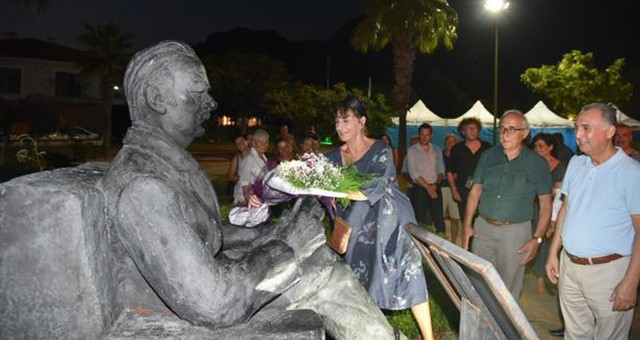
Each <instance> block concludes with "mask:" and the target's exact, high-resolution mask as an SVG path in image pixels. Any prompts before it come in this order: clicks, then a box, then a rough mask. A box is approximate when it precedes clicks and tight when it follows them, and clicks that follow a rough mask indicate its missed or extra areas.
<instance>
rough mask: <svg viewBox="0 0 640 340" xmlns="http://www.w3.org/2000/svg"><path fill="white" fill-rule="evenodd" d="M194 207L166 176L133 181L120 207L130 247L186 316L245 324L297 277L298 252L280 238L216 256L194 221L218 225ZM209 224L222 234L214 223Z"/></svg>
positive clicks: (119, 224) (119, 222)
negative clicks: (234, 256)
mask: <svg viewBox="0 0 640 340" xmlns="http://www.w3.org/2000/svg"><path fill="white" fill-rule="evenodd" d="M189 204H193V203H192V201H190V200H188V198H186V197H181V195H180V194H179V193H177V192H175V191H174V190H172V189H171V188H169V187H167V186H166V185H164V183H162V181H160V180H158V179H153V178H146V179H139V180H134V181H132V182H130V184H129V185H128V186H127V187H126V188H125V189H124V190H123V191H122V194H121V195H120V197H119V200H118V202H117V204H116V208H117V211H115V219H116V221H115V222H116V223H115V225H116V229H117V232H118V236H119V238H120V240H121V241H122V243H123V244H124V246H125V248H126V249H127V252H128V253H129V255H130V256H131V257H132V259H133V261H134V262H135V264H136V266H137V267H138V269H139V270H140V272H141V273H142V275H143V276H144V277H145V279H146V280H147V281H148V282H149V284H150V285H151V286H152V287H153V289H154V291H155V292H156V293H157V294H158V295H159V296H160V297H161V298H162V300H163V301H164V302H165V303H166V304H167V305H168V306H169V307H170V308H171V309H172V310H173V311H174V312H175V313H176V314H178V315H179V316H180V317H181V318H183V319H186V320H188V321H190V322H192V323H194V324H198V325H205V326H210V327H214V328H217V327H225V326H230V325H233V324H237V323H241V322H244V321H246V320H248V319H249V318H250V317H251V315H253V314H254V313H255V311H257V310H258V309H259V308H260V307H261V306H263V305H264V304H265V303H267V302H268V301H270V300H271V299H273V298H274V297H276V296H277V295H278V294H279V293H281V292H282V291H283V290H284V289H286V288H288V287H289V286H290V285H291V284H293V283H294V282H295V281H296V280H297V278H298V276H297V275H298V273H297V270H298V268H297V262H295V257H294V254H293V251H292V250H291V249H290V248H289V247H287V246H286V245H285V244H284V243H282V242H279V241H273V242H270V243H267V244H264V245H262V246H261V247H258V248H256V249H254V250H253V251H252V252H250V253H248V254H246V255H244V256H243V257H242V258H238V259H233V260H232V259H229V258H226V257H225V256H224V255H222V254H219V255H216V254H214V252H215V251H217V250H214V249H213V247H211V244H208V243H206V242H205V241H204V240H203V239H202V235H199V234H200V233H201V231H199V232H198V233H196V232H195V231H194V230H196V229H197V226H196V225H194V224H199V225H200V226H201V224H203V223H213V222H212V221H211V220H210V219H205V220H203V221H199V220H197V218H196V217H195V216H196V215H197V214H195V213H194V211H188V210H189V209H197V207H192V206H189ZM207 228H208V229H209V230H208V231H209V232H210V233H215V232H217V231H216V230H211V229H213V228H214V226H213V225H212V224H210V225H208V226H207ZM201 229H202V228H200V229H198V230H201ZM218 235H219V234H218ZM216 236H217V235H216ZM208 242H211V241H208ZM214 256H215V257H214Z"/></svg>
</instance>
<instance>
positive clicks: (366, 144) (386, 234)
mask: <svg viewBox="0 0 640 340" xmlns="http://www.w3.org/2000/svg"><path fill="white" fill-rule="evenodd" d="M334 119H335V127H336V131H337V132H338V135H339V138H340V140H341V141H342V142H343V144H342V146H340V147H338V148H335V149H333V150H331V151H329V152H328V153H327V154H326V156H327V158H329V159H330V160H331V161H332V162H334V163H335V164H343V165H344V164H352V165H353V166H355V167H356V168H357V169H358V171H360V172H362V173H366V174H371V175H373V176H374V177H375V179H374V180H373V182H372V183H369V184H367V185H366V186H365V187H363V188H362V189H361V191H362V194H363V197H360V199H361V200H360V201H352V202H351V203H350V204H349V206H348V207H346V208H343V207H340V206H338V207H337V215H338V216H339V217H342V218H343V219H344V220H346V221H347V223H349V224H350V225H351V227H352V228H353V232H352V233H351V236H350V239H349V244H348V247H347V251H346V253H345V257H344V259H345V261H346V262H347V263H349V265H350V266H351V269H352V271H353V273H354V274H355V275H356V277H357V278H358V279H359V280H360V282H361V283H362V284H363V285H364V287H365V288H366V289H367V290H368V291H369V294H371V296H372V297H373V299H374V300H375V301H376V303H377V304H378V306H380V308H382V309H389V310H399V309H406V308H411V311H412V312H413V315H414V317H415V318H416V320H417V321H418V325H419V327H420V332H421V333H422V337H423V338H424V339H432V338H433V334H432V329H431V314H430V311H429V305H428V301H427V285H426V280H425V277H424V272H423V271H422V258H421V256H420V253H419V251H418V249H417V248H416V247H415V245H414V244H413V242H412V240H411V238H410V237H409V235H408V234H407V232H406V231H405V229H404V227H405V226H406V225H407V224H409V223H412V224H417V223H416V219H415V215H414V212H413V209H412V208H411V203H410V202H409V199H408V198H407V196H406V195H405V194H404V193H403V192H402V191H401V190H400V187H399V186H398V182H397V180H396V169H395V166H394V164H393V153H392V150H391V148H390V147H389V146H388V145H387V144H386V143H385V142H383V141H381V140H376V139H372V138H369V137H368V136H367V135H366V127H365V124H366V122H367V111H366V109H365V107H364V105H363V104H362V103H361V102H360V100H358V99H357V98H355V97H347V98H346V99H345V100H344V102H343V103H342V104H341V105H340V106H339V107H338V110H337V112H336V113H335V114H334Z"/></svg>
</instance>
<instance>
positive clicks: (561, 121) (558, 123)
mask: <svg viewBox="0 0 640 340" xmlns="http://www.w3.org/2000/svg"><path fill="white" fill-rule="evenodd" d="M524 116H525V117H527V121H528V122H529V126H531V127H572V126H573V122H572V121H570V120H568V119H565V118H562V117H560V116H558V115H557V114H555V113H554V112H553V111H551V110H549V108H548V107H547V105H545V104H544V103H543V102H542V100H541V101H539V102H538V103H537V104H536V105H534V106H533V107H532V108H531V110H529V112H527V113H525V115H524Z"/></svg>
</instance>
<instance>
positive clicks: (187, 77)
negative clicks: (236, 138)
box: [161, 61, 216, 147]
mask: <svg viewBox="0 0 640 340" xmlns="http://www.w3.org/2000/svg"><path fill="white" fill-rule="evenodd" d="M172 71H173V78H174V79H173V80H174V81H173V86H172V88H170V89H167V92H165V93H167V95H168V96H171V95H173V97H174V101H175V103H174V104H173V105H169V104H168V105H167V106H166V107H167V112H166V114H164V115H163V116H162V118H161V120H162V128H163V130H164V131H165V132H166V133H167V134H168V135H169V136H170V137H171V138H173V140H174V141H176V142H177V143H178V144H179V145H181V146H183V147H186V146H188V145H189V144H190V143H191V142H192V141H193V139H194V138H196V137H200V136H202V135H203V134H204V128H203V127H202V123H203V122H204V121H205V120H207V119H209V117H210V111H212V110H213V109H215V106H216V103H215V101H214V100H213V98H211V96H210V95H209V93H208V91H209V88H210V86H209V80H208V79H207V74H206V72H205V69H204V67H203V66H202V64H201V63H200V62H197V61H193V62H189V61H181V62H178V63H176V64H175V65H173V66H172Z"/></svg>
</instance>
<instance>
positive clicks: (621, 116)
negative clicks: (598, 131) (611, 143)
mask: <svg viewBox="0 0 640 340" xmlns="http://www.w3.org/2000/svg"><path fill="white" fill-rule="evenodd" d="M616 119H617V120H618V123H624V124H627V125H629V126H630V127H632V128H637V127H640V121H638V120H635V119H633V118H631V117H629V116H627V115H626V114H624V113H623V112H622V111H620V110H616Z"/></svg>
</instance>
